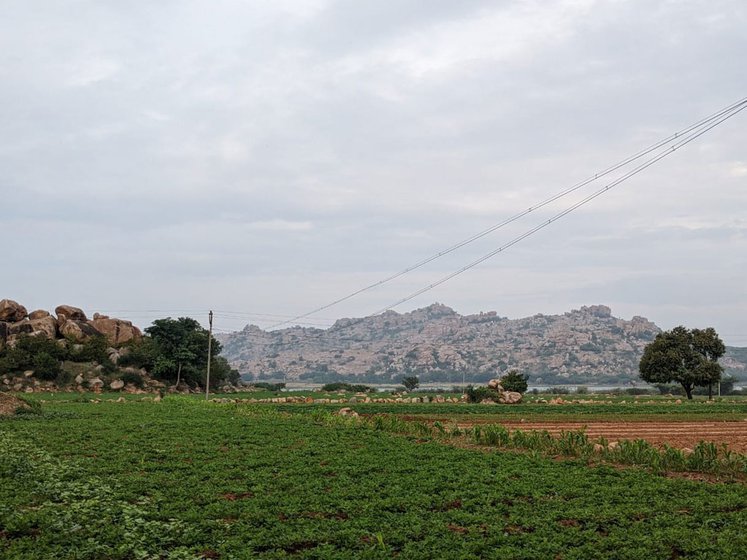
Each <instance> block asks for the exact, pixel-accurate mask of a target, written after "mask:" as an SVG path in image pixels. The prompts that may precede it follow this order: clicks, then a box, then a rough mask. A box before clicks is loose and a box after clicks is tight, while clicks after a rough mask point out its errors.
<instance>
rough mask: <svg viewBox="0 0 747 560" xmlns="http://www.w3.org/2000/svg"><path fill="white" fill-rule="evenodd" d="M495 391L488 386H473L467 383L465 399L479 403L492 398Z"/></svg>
mask: <svg viewBox="0 0 747 560" xmlns="http://www.w3.org/2000/svg"><path fill="white" fill-rule="evenodd" d="M495 396H496V392H495V391H493V390H492V389H490V388H489V387H474V386H473V385H467V400H468V401H469V402H471V403H479V402H482V401H483V400H485V399H492V398H493V397H495Z"/></svg>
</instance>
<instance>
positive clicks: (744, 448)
mask: <svg viewBox="0 0 747 560" xmlns="http://www.w3.org/2000/svg"><path fill="white" fill-rule="evenodd" d="M477 423H482V422H475V423H469V422H461V421H460V422H459V423H458V424H459V426H460V427H467V426H471V425H473V424H477ZM500 424H501V425H503V426H505V427H506V428H508V429H510V430H522V431H532V430H537V431H542V430H547V431H548V432H549V433H550V434H553V435H558V434H560V432H562V431H566V432H568V431H580V430H583V431H584V432H586V434H587V435H588V436H589V437H590V438H591V439H597V438H600V437H603V438H605V439H607V440H608V441H619V440H623V439H627V440H633V439H645V440H646V441H648V442H649V443H651V444H652V445H659V446H662V445H664V444H667V445H669V446H671V447H676V448H679V449H683V448H685V447H688V448H692V447H693V446H694V445H695V444H696V443H698V442H699V441H712V442H715V443H717V444H721V443H724V444H726V445H727V447H728V448H729V449H731V450H732V451H737V452H739V453H747V421H742V422H712V421H702V422H514V421H509V422H500Z"/></svg>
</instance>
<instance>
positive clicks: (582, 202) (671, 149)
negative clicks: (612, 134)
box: [373, 99, 747, 315]
mask: <svg viewBox="0 0 747 560" xmlns="http://www.w3.org/2000/svg"><path fill="white" fill-rule="evenodd" d="M746 108H747V99H745V100H743V101H742V102H741V103H739V104H737V105H736V107H735V108H733V109H732V110H731V112H729V113H728V114H726V115H724V116H722V117H721V118H720V119H718V120H716V121H715V122H713V123H711V124H709V125H708V126H705V127H702V128H699V129H697V130H696V131H694V132H692V133H690V134H689V135H686V136H685V138H684V139H683V140H680V141H679V142H677V143H675V144H674V145H672V146H670V147H669V148H668V149H667V150H666V151H664V152H662V153H660V154H658V155H656V156H655V157H653V158H651V159H649V160H647V161H646V162H644V163H642V164H641V165H639V166H638V167H636V168H634V169H633V170H631V171H629V172H627V173H625V174H624V175H622V176H621V177H619V178H618V179H616V180H614V181H613V182H611V183H609V184H608V185H606V186H604V187H602V188H601V189H599V190H598V191H596V192H594V193H592V194H590V195H589V196H587V197H585V198H583V199H582V200H580V201H579V202H577V203H575V204H573V205H571V206H569V207H568V208H566V209H565V210H563V211H562V212H559V213H557V214H555V215H554V216H552V217H551V218H549V219H548V220H546V221H543V222H542V223H540V224H539V225H537V226H535V227H533V228H532V229H530V230H528V231H526V232H524V233H522V234H521V235H519V236H517V237H515V238H513V239H512V240H511V241H509V242H508V243H506V244H505V245H502V246H501V247H499V248H497V249H495V250H494V251H491V252H490V253H488V254H486V255H483V256H482V257H480V258H479V259H477V260H475V261H472V262H471V263H469V264H467V265H465V266H463V267H462V268H460V269H458V270H456V271H454V272H452V273H450V274H447V275H446V276H444V277H442V278H440V279H439V280H437V281H435V282H433V283H431V284H429V285H427V286H425V287H423V288H420V289H419V290H417V291H415V292H413V293H411V294H410V295H408V296H405V297H404V298H402V299H399V300H397V301H396V302H394V303H392V304H391V305H388V306H386V307H384V308H383V309H381V310H380V311H378V312H376V313H374V314H373V315H378V314H380V313H384V312H385V311H389V310H390V309H393V308H394V307H397V306H398V305H401V304H403V303H405V302H408V301H410V300H412V299H414V298H416V297H417V296H419V295H421V294H424V293H425V292H428V291H430V290H432V289H433V288H435V287H437V286H440V285H441V284H443V283H445V282H448V281H449V280H451V279H452V278H455V277H457V276H459V275H460V274H462V273H464V272H466V271H468V270H470V269H472V268H474V267H476V266H477V265H479V264H481V263H483V262H485V261H486V260H488V259H490V258H492V257H494V256H495V255H497V254H498V253H501V252H503V251H505V250H506V249H508V248H509V247H512V246H514V245H516V244H517V243H519V242H520V241H523V240H524V239H526V238H527V237H530V236H532V235H534V234H535V233H537V232H538V231H540V230H542V229H544V228H546V227H547V226H549V225H550V224H552V223H554V222H556V221H558V220H560V219H561V218H563V217H565V216H567V215H568V214H570V213H571V212H573V211H575V210H577V209H579V208H581V207H582V206H585V205H586V204H588V203H589V202H591V201H592V200H594V199H595V198H597V197H599V196H601V195H603V194H604V193H606V192H609V191H610V190H611V189H613V188H614V187H616V186H618V185H619V184H621V183H623V182H625V181H627V180H628V179H630V178H631V177H633V176H635V175H637V174H638V173H640V172H641V171H643V170H645V169H647V168H649V167H651V166H652V165H653V164H655V163H656V162H658V161H660V160H662V159H664V158H665V157H667V156H669V155H671V154H673V153H674V152H675V151H677V150H678V149H680V148H682V147H683V146H686V145H687V144H689V143H690V142H692V141H693V140H695V139H697V138H699V137H700V136H702V135H703V134H705V133H706V132H708V131H709V130H711V129H713V128H715V127H717V126H718V125H720V124H721V123H723V122H724V121H726V120H728V119H730V118H732V117H733V116H735V115H737V114H738V113H740V112H741V111H743V110H744V109H746Z"/></svg>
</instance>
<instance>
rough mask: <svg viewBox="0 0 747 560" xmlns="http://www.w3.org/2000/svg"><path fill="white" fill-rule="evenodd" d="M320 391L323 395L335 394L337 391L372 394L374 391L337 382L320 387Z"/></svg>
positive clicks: (367, 387) (365, 386) (364, 386)
mask: <svg viewBox="0 0 747 560" xmlns="http://www.w3.org/2000/svg"><path fill="white" fill-rule="evenodd" d="M322 391H324V392H325V393H337V392H338V391H346V392H348V393H372V392H373V391H374V389H373V387H369V386H368V385H351V384H350V383H343V382H341V381H338V382H337V383H327V384H326V385H324V386H322Z"/></svg>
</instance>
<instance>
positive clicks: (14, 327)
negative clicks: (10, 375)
mask: <svg viewBox="0 0 747 560" xmlns="http://www.w3.org/2000/svg"><path fill="white" fill-rule="evenodd" d="M54 311H55V315H52V314H51V313H49V312H48V311H45V310H43V309H38V310H36V311H32V312H31V313H29V312H28V310H27V309H26V308H25V307H24V306H23V305H21V304H20V303H18V302H16V301H13V300H10V299H3V300H0V347H2V346H3V345H9V346H13V345H14V344H15V342H16V340H18V337H19V336H21V335H24V334H26V335H31V336H46V337H48V338H51V339H62V338H66V339H69V340H72V341H74V342H84V341H86V340H88V339H89V338H91V337H93V336H104V337H105V338H106V340H107V342H108V343H109V345H110V346H112V347H115V348H116V347H118V346H121V345H122V344H125V343H127V342H129V341H131V340H136V341H137V340H140V339H141V338H142V333H141V332H140V329H138V328H137V327H136V326H134V325H133V324H132V323H131V322H130V321H125V320H123V319H114V318H110V317H107V316H106V315H100V314H98V313H94V315H93V320H89V319H88V317H86V314H85V313H84V312H83V310H82V309H80V308H78V307H73V306H72V305H58V306H57V307H56V308H55V310H54Z"/></svg>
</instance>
